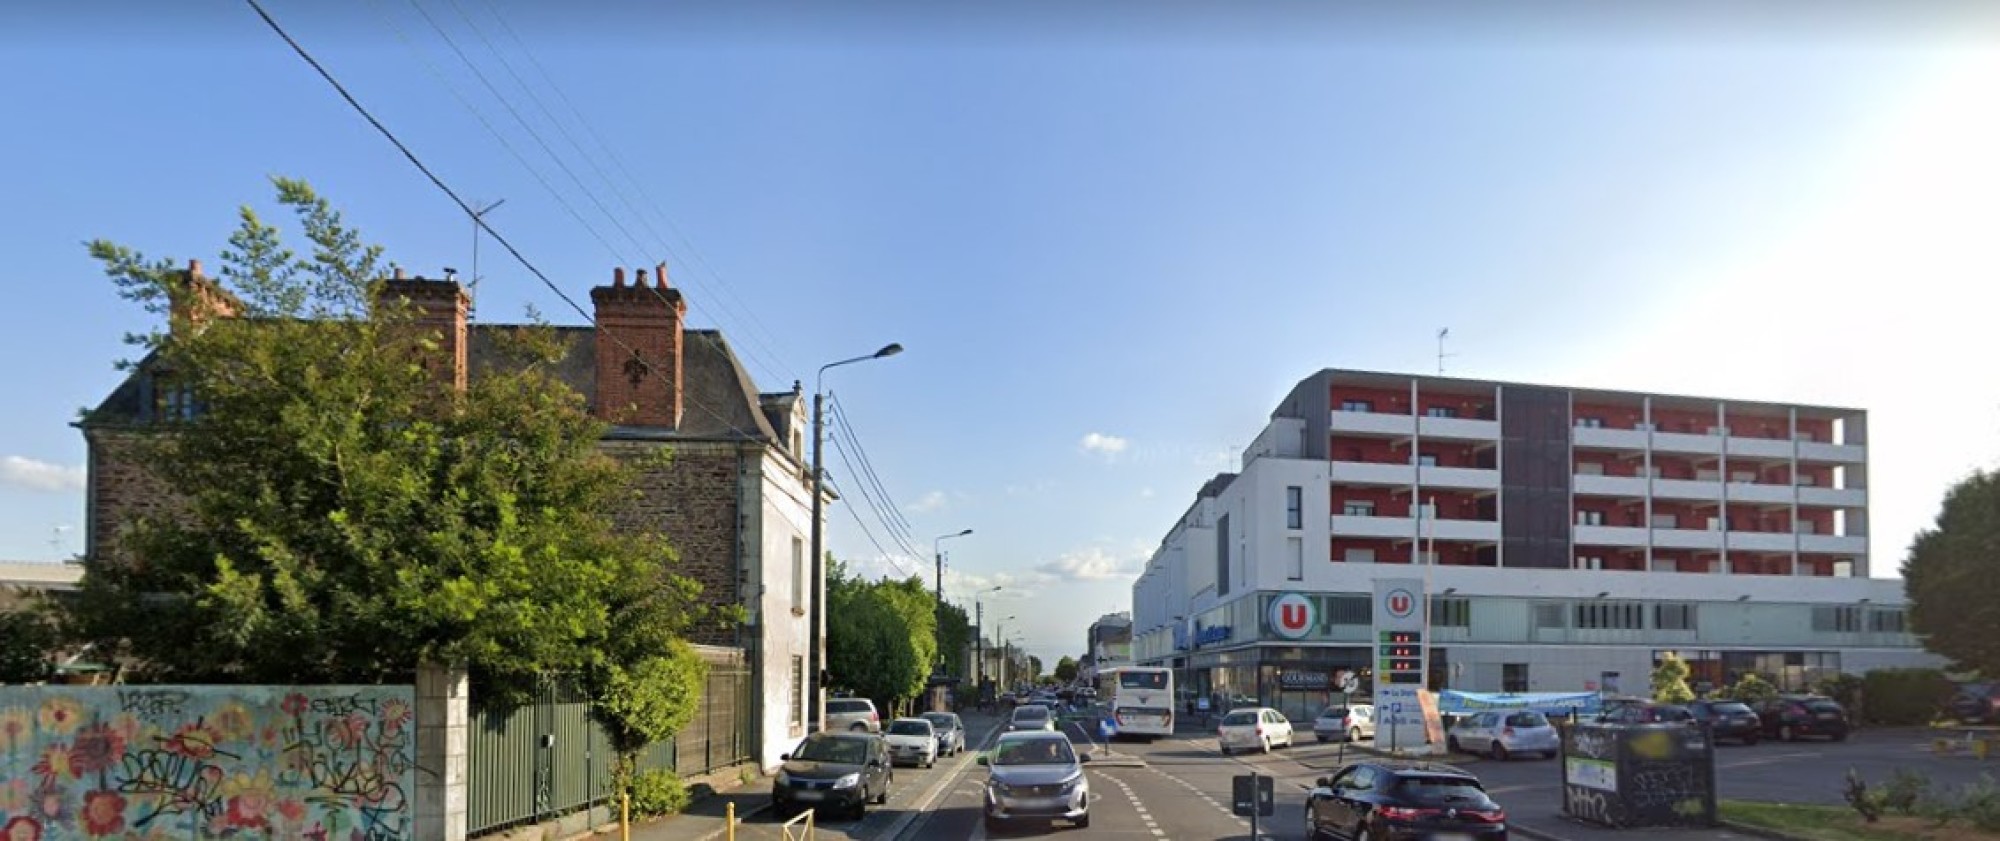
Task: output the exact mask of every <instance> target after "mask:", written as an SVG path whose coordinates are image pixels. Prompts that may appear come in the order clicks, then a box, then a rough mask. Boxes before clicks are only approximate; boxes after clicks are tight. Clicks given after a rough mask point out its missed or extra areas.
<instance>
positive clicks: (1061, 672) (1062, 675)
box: [1056, 654, 1076, 683]
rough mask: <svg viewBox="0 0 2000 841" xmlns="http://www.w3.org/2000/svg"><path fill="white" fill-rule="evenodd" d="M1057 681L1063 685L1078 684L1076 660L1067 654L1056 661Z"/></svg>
mask: <svg viewBox="0 0 2000 841" xmlns="http://www.w3.org/2000/svg"><path fill="white" fill-rule="evenodd" d="M1056 680H1059V681H1062V682H1063V683H1075V682H1076V658H1075V657H1071V656H1069V655H1067V654H1065V655H1063V656H1062V659H1060V660H1057V661H1056Z"/></svg>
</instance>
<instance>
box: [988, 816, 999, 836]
mask: <svg viewBox="0 0 2000 841" xmlns="http://www.w3.org/2000/svg"><path fill="white" fill-rule="evenodd" d="M999 828H1000V819H999V818H997V817H994V815H993V813H991V812H988V813H986V831H988V832H992V831H994V830H997V829H999Z"/></svg>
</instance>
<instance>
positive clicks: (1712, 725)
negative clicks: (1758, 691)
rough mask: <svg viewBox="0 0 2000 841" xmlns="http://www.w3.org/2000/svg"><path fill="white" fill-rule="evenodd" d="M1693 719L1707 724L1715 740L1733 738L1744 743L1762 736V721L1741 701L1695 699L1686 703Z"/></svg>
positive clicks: (1750, 743)
mask: <svg viewBox="0 0 2000 841" xmlns="http://www.w3.org/2000/svg"><path fill="white" fill-rule="evenodd" d="M1688 712H1690V713H1692V714H1693V715H1694V720H1696V721H1699V722H1701V723H1703V724H1706V725H1708V729H1709V732H1710V733H1712V734H1714V736H1715V740H1716V741H1718V742H1720V741H1722V740H1723V739H1735V740H1737V741H1740V742H1742V743H1743V744H1746V745H1754V744H1757V740H1758V739H1761V738H1763V737H1764V723H1763V721H1761V720H1760V719H1758V718H1757V712H1756V711H1755V710H1752V709H1750V705H1749V704H1745V703H1743V702H1742V701H1696V702H1694V703H1692V704H1689V705H1688Z"/></svg>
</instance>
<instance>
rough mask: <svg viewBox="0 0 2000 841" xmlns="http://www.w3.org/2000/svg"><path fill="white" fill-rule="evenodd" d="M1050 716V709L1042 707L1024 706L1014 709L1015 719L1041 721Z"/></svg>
mask: <svg viewBox="0 0 2000 841" xmlns="http://www.w3.org/2000/svg"><path fill="white" fill-rule="evenodd" d="M1048 717H1049V711H1048V710H1045V709H1043V708H1041V707H1022V708H1020V709H1017V710H1015V711H1014V720H1015V721H1041V720H1042V719H1045V718H1048Z"/></svg>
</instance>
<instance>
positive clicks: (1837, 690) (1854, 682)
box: [1812, 672, 1862, 710]
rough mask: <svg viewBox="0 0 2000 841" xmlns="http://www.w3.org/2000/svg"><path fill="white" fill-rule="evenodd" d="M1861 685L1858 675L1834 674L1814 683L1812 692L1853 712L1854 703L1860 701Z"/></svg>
mask: <svg viewBox="0 0 2000 841" xmlns="http://www.w3.org/2000/svg"><path fill="white" fill-rule="evenodd" d="M1861 685H1862V680H1861V676H1860V675H1850V674H1848V673H1846V672H1835V673H1834V674H1830V675H1827V676H1826V677H1823V678H1820V679H1819V680H1817V681H1814V682H1813V687H1812V689H1813V691H1814V692H1818V693H1819V694H1821V695H1825V696H1826V697H1828V698H1832V699H1833V700H1834V703H1837V704H1839V705H1841V706H1843V707H1846V708H1847V709H1849V710H1854V709H1855V702H1857V701H1859V700H1861Z"/></svg>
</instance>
